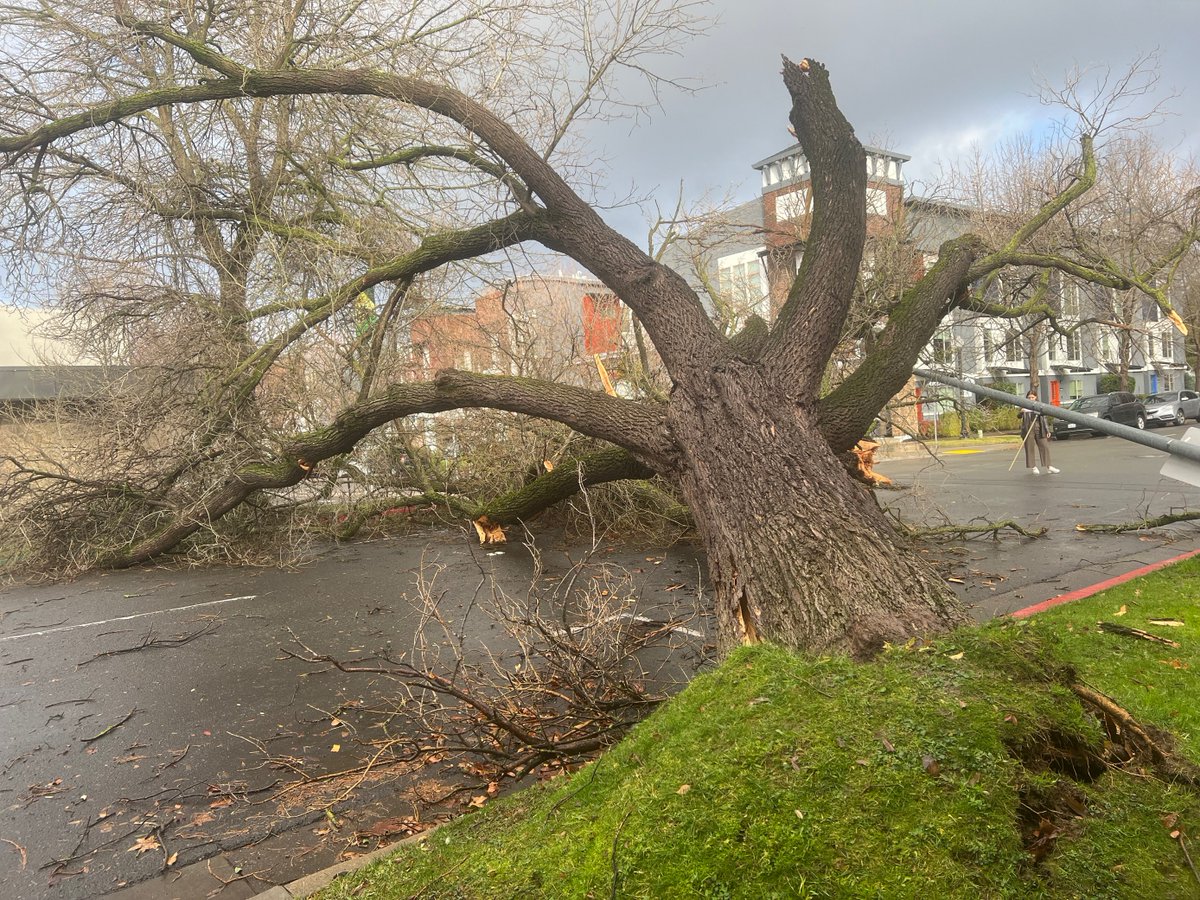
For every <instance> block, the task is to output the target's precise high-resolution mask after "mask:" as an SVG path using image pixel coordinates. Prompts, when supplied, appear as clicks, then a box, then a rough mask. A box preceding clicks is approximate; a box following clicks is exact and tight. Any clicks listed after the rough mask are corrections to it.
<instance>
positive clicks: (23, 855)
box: [0, 838, 29, 872]
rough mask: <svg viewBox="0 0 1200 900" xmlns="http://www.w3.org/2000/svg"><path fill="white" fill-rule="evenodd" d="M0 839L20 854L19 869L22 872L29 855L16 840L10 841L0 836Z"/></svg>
mask: <svg viewBox="0 0 1200 900" xmlns="http://www.w3.org/2000/svg"><path fill="white" fill-rule="evenodd" d="M0 841H3V842H4V843H6V844H8V845H9V846H10V847H12V848H13V849H14V850H16V851H17V853H19V854H21V871H22V872H24V871H25V866H26V865H28V863H29V855H28V854H27V853H26V852H25V848H24V847H22V846H21V845H20V844H18V843H17V842H16V841H10V840H9V839H8V838H0Z"/></svg>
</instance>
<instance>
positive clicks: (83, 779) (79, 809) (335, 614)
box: [0, 534, 703, 900]
mask: <svg viewBox="0 0 1200 900" xmlns="http://www.w3.org/2000/svg"><path fill="white" fill-rule="evenodd" d="M571 554H572V555H573V557H575V558H578V557H579V556H580V555H581V551H580V550H579V549H578V548H575V549H573V550H571ZM542 561H543V565H544V569H543V570H542V571H541V572H540V573H537V572H535V570H534V567H533V565H532V563H531V559H530V556H529V554H528V552H526V551H525V550H524V549H523V548H522V547H521V546H520V545H515V546H514V545H509V546H506V547H504V548H503V552H500V553H495V552H493V553H491V554H489V553H488V551H486V550H485V549H483V548H480V547H478V546H474V545H473V544H472V543H471V542H470V541H468V540H467V538H466V536H463V535H457V534H437V535H433V536H423V537H422V538H421V539H412V538H410V539H405V540H393V541H378V542H370V543H360V544H354V545H350V546H344V547H339V548H335V549H332V550H329V551H327V552H325V553H323V554H321V555H320V556H319V558H317V559H315V560H314V561H312V562H311V563H310V564H308V565H306V566H304V567H300V568H294V569H287V570H279V569H247V568H240V569H235V568H212V569H203V570H190V571H189V570H170V569H148V570H142V571H134V572H120V573H111V574H107V575H97V576H89V577H86V578H83V579H80V580H78V581H76V582H72V583H68V584H58V585H44V586H38V587H21V588H14V589H9V590H6V591H3V592H0V773H2V775H3V777H2V778H0V841H2V842H3V843H0V878H3V886H2V887H0V897H3V898H5V900H25V898H41V897H54V898H63V900H72V898H82V897H93V896H98V895H101V894H104V893H107V892H110V891H113V890H116V889H118V888H121V887H122V886H124V885H126V884H131V883H134V882H138V881H140V880H142V879H146V878H149V877H151V876H153V875H156V874H158V873H159V872H161V871H162V870H163V869H164V864H165V863H166V862H167V861H168V859H170V860H171V870H178V869H180V868H182V867H184V866H185V865H187V864H188V863H192V862H195V861H197V860H200V859H204V858H206V857H210V856H212V855H213V854H214V853H217V852H219V851H229V850H231V848H236V847H238V846H243V845H247V844H252V843H255V842H258V841H260V840H262V839H263V838H264V837H265V836H267V835H270V834H272V833H274V832H281V831H285V830H287V829H294V830H295V833H297V834H300V835H301V836H302V837H303V838H304V840H301V841H299V842H296V841H292V842H291V843H290V844H289V845H286V846H280V847H278V848H277V849H276V850H275V851H273V852H274V854H275V856H278V857H279V859H264V854H263V853H262V852H259V854H258V855H257V857H254V858H253V859H251V858H249V857H247V861H246V862H245V865H246V866H247V867H248V868H249V867H251V866H254V867H256V868H255V869H254V870H255V872H256V873H257V875H258V877H259V878H261V879H262V880H261V881H259V880H256V881H255V882H253V883H252V886H253V887H254V888H255V889H257V890H263V889H265V888H266V887H268V886H269V884H268V882H269V881H276V880H287V879H288V878H294V877H296V876H297V875H298V874H302V873H303V872H304V871H306V870H313V869H316V868H319V867H320V865H322V864H328V863H329V862H332V861H333V856H336V853H337V848H336V847H335V848H334V849H333V850H332V852H331V851H330V849H329V848H328V847H325V846H321V845H322V841H321V840H320V839H318V838H317V837H315V835H321V834H325V835H327V836H328V838H329V841H336V840H337V839H339V838H340V837H342V836H343V835H344V829H346V828H347V826H346V825H345V821H344V820H343V821H340V822H334V823H333V825H335V826H337V827H336V828H332V829H331V828H330V827H329V826H330V823H329V822H328V821H327V817H325V815H324V812H323V810H324V808H325V807H326V806H328V805H329V804H330V803H331V802H334V801H335V800H336V799H337V798H338V797H339V796H341V794H342V791H343V788H344V787H348V786H349V783H353V782H352V781H351V782H349V783H348V782H347V781H346V779H340V780H339V779H334V780H331V781H330V782H328V787H329V790H328V791H325V792H320V791H317V790H308V789H305V790H302V791H292V792H291V793H289V794H287V795H286V796H282V797H281V796H280V791H281V789H282V788H286V787H287V786H288V785H290V784H292V783H293V782H294V781H295V780H296V776H297V775H298V774H299V773H300V772H304V773H305V774H306V775H309V776H314V775H316V776H320V775H326V774H327V773H336V772H339V771H343V770H347V769H352V768H354V767H355V766H358V765H361V764H362V763H363V762H364V761H365V760H366V759H367V758H369V757H370V755H371V754H372V753H373V752H374V750H373V746H372V745H371V744H370V743H369V742H370V741H371V740H372V739H375V738H378V737H379V736H380V732H378V731H372V730H371V729H377V728H379V727H380V726H379V723H378V719H377V718H376V719H375V720H374V721H373V720H372V718H371V716H370V715H368V714H367V713H368V712H369V711H370V710H373V709H378V708H380V707H383V706H385V705H386V704H387V702H388V701H389V700H390V699H391V698H392V697H393V696H394V691H393V689H389V685H388V684H387V683H384V682H380V681H379V680H378V679H372V678H369V677H366V676H349V675H346V674H344V673H340V672H337V671H335V670H330V667H328V666H314V665H311V664H308V663H304V662H300V661H298V660H296V659H294V658H289V657H288V656H287V651H289V650H290V651H296V650H299V649H300V648H299V645H298V644H297V643H296V641H297V640H299V641H302V642H303V643H304V644H306V645H308V646H309V647H311V648H313V649H314V650H316V651H319V652H321V653H325V654H329V655H331V656H335V657H338V658H342V659H347V658H361V657H363V656H368V655H370V654H373V653H378V652H381V651H382V652H387V653H389V654H391V655H393V656H395V655H398V654H399V653H402V652H404V651H405V650H408V649H410V648H411V645H412V640H413V635H414V633H415V632H417V631H418V629H419V627H420V616H419V613H418V611H417V609H416V608H415V607H414V606H413V605H412V604H411V603H410V601H411V600H412V599H413V598H414V597H416V596H417V595H418V593H419V591H418V590H417V587H416V585H417V581H418V578H419V577H424V578H425V579H429V578H433V579H434V580H433V585H432V591H433V592H434V593H435V594H436V595H437V596H438V597H439V598H440V599H439V606H440V608H441V609H442V611H443V612H444V613H445V614H446V615H447V616H448V617H449V618H450V619H451V620H452V622H453V623H454V624H455V627H456V628H457V627H459V626H460V624H461V623H463V622H465V623H466V624H465V625H463V626H462V627H463V628H464V633H465V635H466V640H465V643H466V644H467V646H468V647H477V648H480V647H482V646H483V645H485V644H486V645H490V647H491V649H493V650H496V651H498V652H500V653H503V652H504V647H503V643H504V642H503V640H497V629H496V627H495V625H494V622H492V621H491V620H490V619H488V617H487V616H485V615H482V614H481V612H480V607H481V605H483V601H484V599H485V597H486V595H488V594H489V593H490V590H491V584H492V583H495V584H498V585H500V586H501V587H503V588H504V589H505V590H507V591H509V592H516V593H520V594H524V593H525V592H527V591H528V590H529V588H530V584H531V580H533V579H534V577H535V575H536V576H537V577H538V578H539V580H540V581H541V582H542V583H543V585H553V584H555V583H557V581H558V580H559V579H560V578H561V576H562V575H563V573H564V572H566V571H568V570H569V561H568V556H567V555H566V553H565V552H564V551H563V550H562V549H561V548H558V549H556V548H555V547H554V546H553V545H551V546H549V547H547V548H546V549H545V550H544V552H543V560H542ZM591 571H592V573H593V574H596V573H597V572H599V573H600V574H599V575H597V576H596V577H607V578H611V579H614V580H622V579H624V580H625V581H626V582H627V584H625V587H627V588H633V589H636V591H637V592H638V593H639V595H640V597H641V599H640V600H639V602H638V603H637V604H632V605H631V607H630V608H631V610H633V609H634V607H636V610H635V611H636V613H637V614H642V615H646V616H648V617H650V618H655V619H658V618H661V617H663V616H665V615H667V613H666V612H664V611H663V610H662V609H661V608H660V607H662V606H670V607H671V608H672V609H673V610H677V609H679V608H681V607H687V606H689V605H690V606H691V607H693V608H694V606H695V605H696V591H697V585H698V577H699V576H698V561H697V558H696V555H695V552H694V550H693V549H692V547H691V545H688V544H683V545H679V546H678V547H676V548H674V549H671V550H668V551H662V550H656V551H650V552H636V551H630V550H627V549H621V550H618V549H617V548H611V547H603V546H602V547H600V548H599V551H598V552H597V554H596V560H595V566H594V567H593V569H592V570H591ZM605 573H607V574H605ZM493 576H494V579H495V581H494V582H492V580H491V579H492V577H493ZM668 589H669V590H668ZM696 627H697V628H703V623H702V622H701V623H699V624H697V626H696ZM497 644H499V645H500V646H497ZM143 645H145V646H143ZM136 648H140V649H136ZM398 777H399V776H398ZM398 785H400V786H402V780H401V781H394V780H391V779H388V778H384V779H381V780H380V781H378V782H376V781H374V780H368V781H367V782H365V783H363V784H359V785H358V786H357V787H358V790H357V793H355V797H356V798H367V799H369V798H370V797H371V796H372V795H371V788H372V787H375V788H377V789H378V790H377V791H376V794H377V796H378V797H385V796H391V797H393V799H394V798H395V797H397V796H399V795H398V794H397V791H398V790H399V787H398ZM414 809H415V807H413V806H412V804H407V805H402V806H401V807H400V808H399V809H397V808H396V804H395V803H394V802H393V803H392V804H391V805H390V806H389V805H388V804H387V803H385V802H382V801H381V802H380V804H379V806H378V809H377V810H375V811H374V812H373V814H374V816H375V817H380V816H384V815H387V814H389V813H390V814H393V815H395V814H404V813H407V814H409V815H412V814H413V812H414ZM346 818H348V819H349V820H350V821H351V822H353V821H354V818H355V817H354V815H353V813H351V814H349V816H348V817H346ZM366 818H367V819H369V818H370V815H367V816H366ZM297 826H304V827H302V828H297ZM331 831H332V832H334V833H332V834H331V833H330V832H331ZM139 841H140V843H139ZM326 843H328V842H326ZM317 851H319V852H317ZM173 854H178V855H177V856H174V858H172V855H173ZM267 855H268V856H269V855H270V854H267ZM285 857H286V859H285ZM297 857H301V858H300V859H297ZM235 862H237V861H235ZM210 885H211V886H212V887H217V888H220V887H221V884H220V883H219V881H217V880H212V881H210ZM238 886H239V887H244V885H241V884H239V885H238ZM152 896H153V894H152ZM201 896H203V894H201ZM226 896H230V895H229V894H226Z"/></svg>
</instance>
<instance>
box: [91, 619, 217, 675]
mask: <svg viewBox="0 0 1200 900" xmlns="http://www.w3.org/2000/svg"><path fill="white" fill-rule="evenodd" d="M218 627H219V626H218V624H217V623H216V622H208V623H206V624H205V625H204V627H203V628H198V629H196V630H195V631H192V632H189V633H188V634H181V635H179V636H177V637H173V638H157V637H155V636H154V631H153V630H151V631H148V632H146V635H145V637H143V638H142V641H141V643H140V644H135V645H134V646H132V647H122V648H120V649H119V650H105V651H104V652H103V653H97V654H96V655H95V656H93V657H92V658H91V659H85V660H84V661H83V662H81V663H79V665H80V666H86V665H87V664H88V663H91V662H95V661H96V660H98V659H104V658H105V657H106V656H120V655H121V654H122V653H136V652H137V651H139V650H153V649H165V648H173V647H182V646H183V645H184V644H189V643H191V642H192V641H194V640H196V638H200V637H204V636H205V635H209V634H212V633H213V632H215V631H216V630H217V628H218Z"/></svg>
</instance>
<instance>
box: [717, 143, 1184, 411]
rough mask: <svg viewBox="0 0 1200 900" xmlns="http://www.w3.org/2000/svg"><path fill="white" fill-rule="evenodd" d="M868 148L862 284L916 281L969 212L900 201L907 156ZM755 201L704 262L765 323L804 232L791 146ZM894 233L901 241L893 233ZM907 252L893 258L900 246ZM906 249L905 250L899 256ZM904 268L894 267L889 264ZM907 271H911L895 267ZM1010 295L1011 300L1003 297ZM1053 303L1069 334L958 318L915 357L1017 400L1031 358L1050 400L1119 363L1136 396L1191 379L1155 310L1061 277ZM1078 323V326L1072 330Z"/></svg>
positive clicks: (1084, 389)
mask: <svg viewBox="0 0 1200 900" xmlns="http://www.w3.org/2000/svg"><path fill="white" fill-rule="evenodd" d="M866 153H867V163H866V165H867V196H866V203H867V234H868V246H867V249H866V252H865V253H864V260H863V276H864V282H869V281H870V279H871V278H872V277H873V275H874V274H875V273H876V271H879V272H882V269H883V266H884V263H883V260H882V254H884V253H887V254H889V261H890V265H891V268H890V271H889V272H888V273H887V277H890V278H893V279H896V278H897V277H898V276H900V277H916V276H917V275H919V274H920V272H921V270H922V269H925V270H927V269H928V268H929V267H930V266H931V265H933V263H934V261H935V260H936V257H937V251H938V248H939V247H940V246H941V244H942V243H943V242H944V241H945V240H947V239H950V238H953V237H955V236H957V235H959V234H962V233H963V232H964V231H966V230H967V229H968V228H969V211H968V210H965V209H963V208H962V207H958V206H955V205H953V204H948V203H943V202H936V201H930V200H925V199H921V198H911V197H907V196H905V192H904V188H905V181H904V164H905V163H906V162H908V161H909V157H907V156H904V155H901V154H898V153H893V152H891V151H888V150H882V149H879V148H875V147H868V148H866ZM754 168H755V169H757V170H758V171H759V172H760V173H761V177H762V192H761V195H760V196H759V197H758V198H756V199H755V200H752V201H750V202H748V203H745V204H742V205H741V206H739V207H737V208H736V209H734V210H732V211H731V213H730V214H729V216H728V217H727V220H728V232H729V234H728V237H727V238H726V239H724V240H722V241H720V242H719V244H718V245H717V247H716V248H715V249H712V250H710V251H709V254H708V257H707V258H706V259H704V260H702V261H701V264H702V265H705V266H706V268H707V269H708V271H709V272H711V273H715V276H716V277H715V284H716V286H717V288H718V290H719V291H720V293H721V294H722V295H723V298H724V299H725V301H726V302H727V303H729V304H730V305H731V306H732V307H734V308H736V309H739V310H741V311H742V312H743V313H744V314H746V315H748V314H749V313H752V312H753V313H757V314H759V315H761V316H763V317H764V318H768V319H769V318H770V317H771V316H772V315H773V314H774V313H775V312H776V311H777V310H778V309H779V306H780V305H781V304H782V302H783V299H784V298H785V297H786V295H787V290H788V287H789V286H790V284H791V281H792V279H793V277H794V275H795V273H796V271H797V270H798V269H799V266H800V261H801V260H802V259H803V255H804V244H805V240H806V238H807V235H808V229H809V227H810V225H811V214H812V201H811V181H810V172H809V168H808V163H807V161H806V160H805V158H804V155H803V154H802V153H801V151H800V147H799V145H793V146H792V147H789V148H787V149H786V150H783V151H780V152H779V153H776V154H775V155H773V156H770V157H768V158H766V159H764V160H761V161H759V162H757V163H755V164H754ZM898 235H899V236H898ZM898 246H900V247H903V248H904V253H898V252H897V247H898ZM905 253H907V254H908V256H907V257H905ZM897 259H901V260H905V259H907V260H908V262H907V263H905V262H903V261H902V262H901V263H899V264H897V262H896V260H897ZM906 265H907V266H908V271H907V272H906V271H902V270H904V268H905V266H906ZM1011 281H1012V284H1009V285H1006V284H1005V281H1004V278H1003V277H1001V278H999V279H997V281H996V283H995V284H993V285H992V286H991V288H990V289H989V295H990V296H992V297H994V298H995V299H997V300H1000V299H1003V298H1005V296H1006V293H1014V294H1016V298H1015V299H1016V300H1017V301H1019V300H1020V299H1023V298H1021V297H1020V295H1019V293H1018V291H1019V285H1018V284H1017V283H1016V279H1015V278H1012V279H1011ZM1010 299H1011V298H1010ZM1049 302H1050V304H1051V306H1052V307H1053V308H1054V309H1056V311H1057V315H1056V321H1057V322H1058V324H1059V326H1060V327H1061V328H1062V329H1063V330H1064V331H1066V332H1068V333H1066V334H1062V333H1059V332H1056V331H1053V330H1052V329H1050V328H1049V326H1048V325H1047V324H1046V323H1044V322H1043V323H1042V324H1040V325H1038V324H1033V323H1032V322H1030V321H1024V320H1019V319H1018V320H1014V319H1006V318H998V317H987V316H981V315H978V314H973V313H967V312H964V311H961V310H959V311H955V312H954V313H953V314H952V315H951V316H950V317H949V318H948V319H947V320H946V322H945V323H944V325H943V327H942V329H941V330H940V331H939V332H938V334H937V335H936V336H935V337H934V339H933V340H932V341H931V342H930V344H929V346H928V347H927V348H926V351H925V354H924V357H925V358H924V359H923V362H925V363H926V364H928V365H930V366H932V367H935V368H942V369H944V370H950V371H952V372H954V373H955V374H958V375H961V376H964V377H966V378H968V379H971V380H974V381H977V382H979V383H981V384H990V383H995V382H1009V383H1011V384H1013V385H1014V388H1015V390H1016V391H1018V392H1020V393H1024V392H1025V391H1026V390H1028V388H1029V386H1030V379H1031V367H1030V361H1031V360H1030V357H1031V355H1032V356H1033V363H1034V365H1033V370H1034V371H1035V372H1036V375H1035V376H1034V377H1035V378H1036V380H1037V382H1038V384H1037V387H1038V388H1039V393H1040V395H1041V396H1042V397H1043V398H1044V399H1046V400H1048V401H1051V402H1055V403H1064V404H1065V403H1067V402H1069V401H1070V400H1072V399H1074V398H1076V397H1080V396H1085V395H1087V394H1093V393H1097V392H1099V390H1100V388H1101V384H1100V381H1101V378H1102V376H1104V375H1110V374H1114V373H1117V372H1119V371H1120V370H1121V368H1122V360H1124V362H1125V366H1124V367H1125V368H1126V370H1127V371H1128V373H1129V375H1130V377H1131V378H1132V380H1133V382H1134V385H1133V390H1134V391H1135V392H1137V393H1154V392H1157V391H1166V390H1177V389H1179V388H1182V387H1184V386H1185V385H1184V379H1185V375H1186V373H1187V372H1188V367H1187V363H1186V361H1185V358H1184V343H1183V337H1182V335H1180V334H1179V332H1178V331H1177V330H1176V329H1175V328H1174V327H1173V326H1172V324H1171V322H1170V321H1168V320H1167V319H1166V318H1165V317H1164V316H1162V315H1161V311H1160V310H1159V308H1158V306H1157V305H1156V304H1154V303H1153V302H1151V301H1149V300H1148V299H1146V298H1144V297H1142V296H1141V295H1138V294H1136V293H1135V292H1132V291H1128V292H1123V293H1116V292H1114V291H1112V290H1110V289H1108V288H1103V287H1100V286H1097V285H1093V284H1090V283H1085V282H1078V281H1075V280H1073V279H1070V278H1064V277H1058V275H1057V273H1056V274H1055V277H1054V278H1053V279H1052V283H1051V289H1050V299H1049ZM1081 323H1082V324H1081Z"/></svg>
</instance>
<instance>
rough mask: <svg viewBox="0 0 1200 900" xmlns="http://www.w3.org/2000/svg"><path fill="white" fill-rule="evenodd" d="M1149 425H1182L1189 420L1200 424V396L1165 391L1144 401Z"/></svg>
mask: <svg viewBox="0 0 1200 900" xmlns="http://www.w3.org/2000/svg"><path fill="white" fill-rule="evenodd" d="M1142 403H1144V404H1145V405H1146V424H1147V425H1182V424H1183V423H1184V422H1185V421H1187V420H1188V419H1195V420H1196V421H1197V422H1200V394H1197V393H1196V392H1195V391H1163V392H1162V393H1158V394H1150V395H1148V396H1146V397H1144V398H1143V399H1142Z"/></svg>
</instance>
